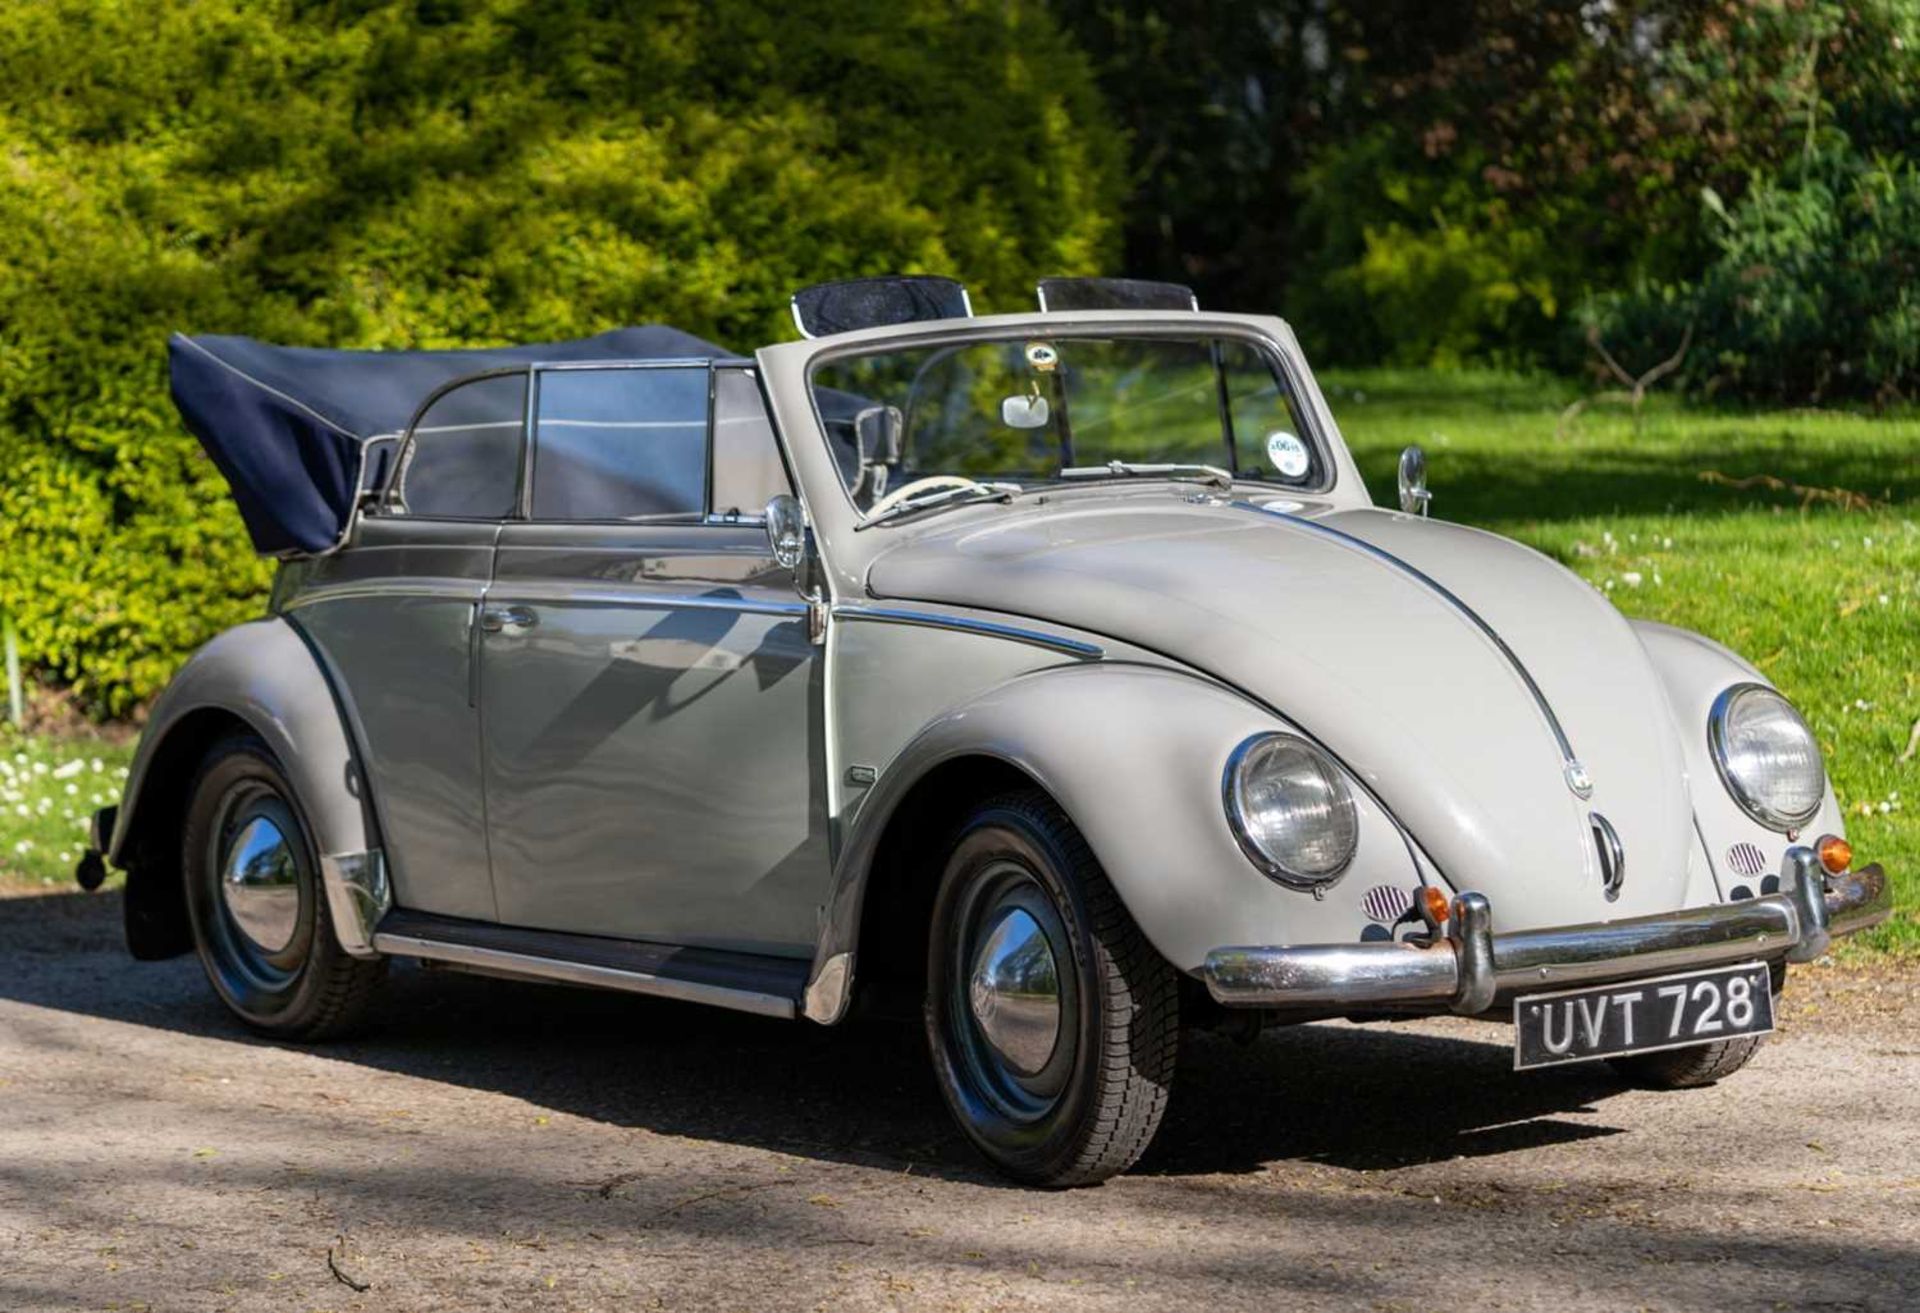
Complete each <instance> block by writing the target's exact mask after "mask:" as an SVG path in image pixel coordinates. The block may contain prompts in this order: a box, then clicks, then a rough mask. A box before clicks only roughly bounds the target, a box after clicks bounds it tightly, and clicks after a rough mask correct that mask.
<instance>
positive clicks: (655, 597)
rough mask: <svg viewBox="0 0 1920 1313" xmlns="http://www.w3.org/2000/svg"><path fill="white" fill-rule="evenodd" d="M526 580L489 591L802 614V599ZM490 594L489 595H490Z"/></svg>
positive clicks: (556, 601)
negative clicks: (535, 584) (541, 584)
mask: <svg viewBox="0 0 1920 1313" xmlns="http://www.w3.org/2000/svg"><path fill="white" fill-rule="evenodd" d="M530 582H531V581H529V580H518V579H513V578H506V579H501V578H495V579H494V581H493V589H492V593H494V594H498V595H499V597H500V598H501V599H502V600H503V601H504V600H505V599H507V598H512V599H513V600H514V601H525V602H538V603H540V604H541V605H543V606H565V605H566V604H567V603H569V602H585V603H589V604H592V605H600V606H605V605H611V606H631V607H637V608H639V609H641V610H648V611H672V610H687V611H736V612H742V613H745V614H747V615H786V616H804V615H805V614H806V613H807V604H806V603H805V602H799V601H794V602H787V601H780V600H776V599H772V598H755V597H713V596H710V595H705V594H681V593H642V592H631V593H629V592H622V591H620V590H618V589H612V588H576V587H574V586H572V585H570V584H567V585H560V586H557V587H552V588H541V587H528V586H527V585H528V583H530ZM490 595H491V594H490Z"/></svg>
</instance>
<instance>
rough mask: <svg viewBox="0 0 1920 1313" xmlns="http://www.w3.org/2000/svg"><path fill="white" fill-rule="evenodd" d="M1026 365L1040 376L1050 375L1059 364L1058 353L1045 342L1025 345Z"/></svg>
mask: <svg viewBox="0 0 1920 1313" xmlns="http://www.w3.org/2000/svg"><path fill="white" fill-rule="evenodd" d="M1027 363H1028V364H1029V365H1032V366H1033V367H1034V368H1035V369H1037V370H1039V371H1040V372H1041V373H1042V374H1051V373H1052V372H1053V368H1054V366H1055V365H1058V364H1059V363H1060V353H1059V352H1058V351H1055V350H1054V349H1053V347H1052V346H1051V345H1050V344H1049V343H1046V342H1029V343H1027Z"/></svg>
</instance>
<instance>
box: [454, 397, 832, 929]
mask: <svg viewBox="0 0 1920 1313" xmlns="http://www.w3.org/2000/svg"><path fill="white" fill-rule="evenodd" d="M534 377H535V382H534V400H533V413H534V424H533V445H532V451H531V461H530V477H529V479H528V485H529V488H528V497H527V502H526V506H525V510H526V517H525V519H524V520H523V521H521V522H517V523H513V524H509V525H507V526H506V527H505V528H504V529H503V530H502V532H501V536H500V542H499V547H498V551H497V554H496V558H495V566H494V577H493V583H492V585H491V588H490V590H489V593H488V597H487V602H486V606H485V609H484V611H483V624H482V627H483V631H484V632H483V634H482V641H481V650H482V664H481V676H480V687H481V709H482V742H483V747H484V759H485V773H486V796H487V835H488V839H489V846H490V849H491V854H492V869H493V884H494V893H495V898H496V900H497V902H498V905H499V909H500V916H501V919H502V920H503V921H506V922H507V923H509V924H513V925H519V926H528V927H536V928H540V929H548V930H564V931H573V932H578V933H589V934H602V935H612V936H619V937H624V938H637V939H650V940H656V941H661V942H668V943H676V944H694V945H701V946H706V947H715V948H729V949H735V950H739V951H748V952H763V953H776V954H787V955H794V956H799V955H804V954H806V953H808V952H810V951H811V948H812V945H813V940H814V931H815V916H816V912H815V909H816V905H817V903H818V900H819V898H820V896H821V891H822V889H823V888H824V885H825V880H826V874H827V845H826V832H825V817H826V809H825V805H824V798H823V751H822V724H823V718H822V711H821V708H822V684H821V663H820V660H819V658H818V649H817V648H816V647H815V646H814V645H813V644H812V643H811V642H810V641H809V637H808V624H807V609H806V606H805V605H804V604H803V603H802V602H801V601H800V599H799V598H798V597H797V596H796V594H795V591H794V585H793V576H792V572H791V571H789V570H787V569H784V568H782V567H781V566H779V565H778V564H777V563H776V562H775V561H774V559H773V557H772V554H771V552H770V551H769V549H768V545H767V539H766V533H765V530H764V528H763V526H762V523H761V517H760V509H761V508H763V507H764V505H765V503H766V500H767V499H768V498H769V497H770V496H772V495H773V494H774V493H775V492H783V491H786V490H787V488H788V483H787V477H786V473H785V470H784V467H783V466H782V465H781V463H780V459H779V454H778V450H777V447H776V446H775V443H774V440H773V434H772V429H771V426H770V424H769V423H768V421H767V417H766V410H765V406H764V403H763V401H762V399H761V396H760V391H759V386H758V384H757V382H756V381H755V379H754V377H753V375H752V374H751V372H750V371H749V370H747V369H745V368H738V367H713V368H710V367H708V366H707V365H705V364H699V365H688V364H678V363H676V364H665V365H654V366H632V367H623V368H604V367H595V368H571V367H569V368H557V367H556V368H546V369H541V370H538V371H536V373H535V376H534Z"/></svg>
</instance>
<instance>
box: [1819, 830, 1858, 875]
mask: <svg viewBox="0 0 1920 1313" xmlns="http://www.w3.org/2000/svg"><path fill="white" fill-rule="evenodd" d="M1818 852H1819V853H1820V865H1822V866H1824V867H1826V868H1827V871H1828V872H1829V873H1830V874H1832V875H1838V874H1840V872H1842V871H1844V870H1846V869H1847V868H1848V867H1849V866H1852V865H1853V845H1852V844H1850V843H1848V842H1847V841H1846V840H1845V839H1842V838H1840V837H1839V836H1838V835H1833V834H1829V835H1827V836H1826V837H1825V838H1823V839H1821V840H1820V847H1819V849H1818Z"/></svg>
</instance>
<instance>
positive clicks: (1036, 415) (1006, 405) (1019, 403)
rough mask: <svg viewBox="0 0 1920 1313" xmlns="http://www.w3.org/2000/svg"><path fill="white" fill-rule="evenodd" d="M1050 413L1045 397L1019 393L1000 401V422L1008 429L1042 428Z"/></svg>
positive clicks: (1045, 424)
mask: <svg viewBox="0 0 1920 1313" xmlns="http://www.w3.org/2000/svg"><path fill="white" fill-rule="evenodd" d="M1052 414H1053V408H1052V407H1051V406H1049V405H1047V399H1046V398H1045V397H1036V396H1030V395H1028V394H1026V393H1021V394H1020V395H1018V396H1012V397H1008V398H1007V399H1006V400H1004V401H1002V402H1001V403H1000V422H1001V423H1002V424H1005V425H1006V426H1007V427H1008V428H1010V429H1043V428H1045V427H1046V426H1047V420H1048V419H1050V418H1051V417H1052Z"/></svg>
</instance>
